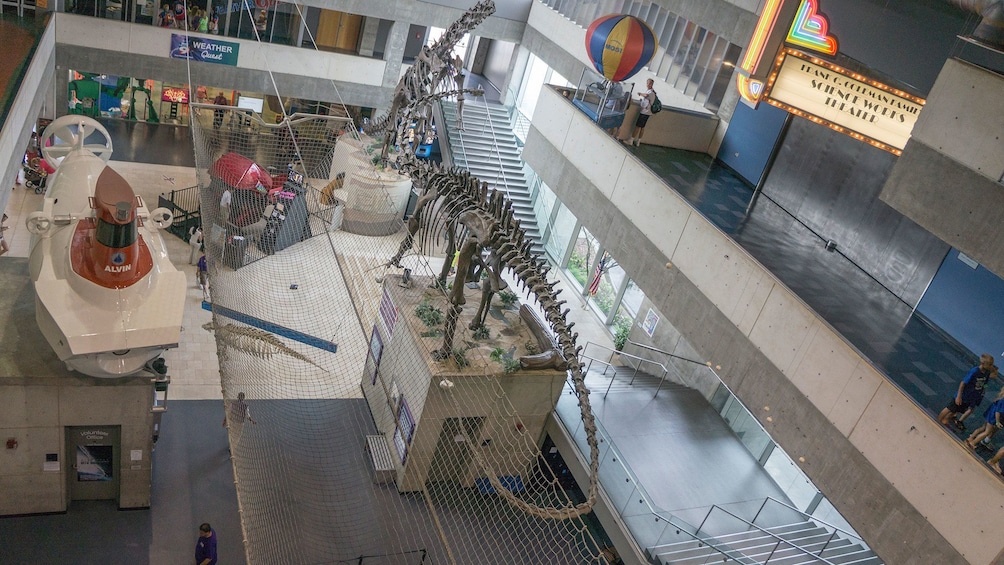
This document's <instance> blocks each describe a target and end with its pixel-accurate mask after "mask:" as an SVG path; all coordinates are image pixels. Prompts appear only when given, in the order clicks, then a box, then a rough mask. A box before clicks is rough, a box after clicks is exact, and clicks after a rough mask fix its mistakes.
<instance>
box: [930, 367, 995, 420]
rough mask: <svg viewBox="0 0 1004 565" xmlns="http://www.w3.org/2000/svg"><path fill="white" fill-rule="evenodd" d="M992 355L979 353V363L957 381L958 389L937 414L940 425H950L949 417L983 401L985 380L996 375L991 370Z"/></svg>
mask: <svg viewBox="0 0 1004 565" xmlns="http://www.w3.org/2000/svg"><path fill="white" fill-rule="evenodd" d="M993 369H994V357H993V355H990V354H989V353H984V354H983V355H980V364H979V365H978V366H976V367H973V368H972V369H970V371H969V373H968V374H967V375H966V378H964V379H962V382H961V383H959V390H958V392H956V393H955V396H954V397H953V398H952V399H951V400H949V401H948V405H947V406H945V408H944V409H942V411H941V414H938V421H939V422H941V424H942V425H944V426H948V425H951V422H950V420H951V418H952V416H953V415H954V414H961V413H963V412H965V411H966V410H968V409H969V408H975V407H976V406H979V403H980V402H982V401H983V387H984V386H986V384H987V381H988V380H990V379H991V378H992V377H995V376H996V375H995V374H994V372H993Z"/></svg>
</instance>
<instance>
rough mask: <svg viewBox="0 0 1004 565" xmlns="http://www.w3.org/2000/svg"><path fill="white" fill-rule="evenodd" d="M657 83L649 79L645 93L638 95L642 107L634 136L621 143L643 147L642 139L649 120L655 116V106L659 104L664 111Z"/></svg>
mask: <svg viewBox="0 0 1004 565" xmlns="http://www.w3.org/2000/svg"><path fill="white" fill-rule="evenodd" d="M653 86H655V81H653V80H652V79H648V80H647V81H645V92H641V93H639V94H638V106H640V107H641V112H639V113H638V119H637V121H635V123H634V135H633V136H631V137H630V138H628V139H626V140H621V143H625V144H627V145H634V146H635V147H637V146H639V145H641V137H642V136H643V135H645V125H647V124H648V119H649V118H650V117H652V114H655V113H656V112H657V110H655V106H656V105H657V104H658V109H659V110H662V103H661V102H659V97H658V96H656V94H655V90H653V88H652V87H653Z"/></svg>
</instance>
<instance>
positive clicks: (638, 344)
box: [627, 338, 711, 367]
mask: <svg viewBox="0 0 1004 565" xmlns="http://www.w3.org/2000/svg"><path fill="white" fill-rule="evenodd" d="M627 342H628V343H630V344H631V345H634V346H637V347H641V348H642V349H648V350H649V351H654V352H656V353H662V354H663V355H667V356H669V357H672V358H673V359H679V360H681V361H689V362H690V363H694V364H695V365H704V366H705V367H710V366H711V362H710V361H697V360H696V359H690V358H688V357H681V356H679V355H676V354H675V353H670V352H668V351H664V350H662V349H659V348H658V347H652V346H651V345H645V344H644V343H638V342H637V341H631V338H628V339H627Z"/></svg>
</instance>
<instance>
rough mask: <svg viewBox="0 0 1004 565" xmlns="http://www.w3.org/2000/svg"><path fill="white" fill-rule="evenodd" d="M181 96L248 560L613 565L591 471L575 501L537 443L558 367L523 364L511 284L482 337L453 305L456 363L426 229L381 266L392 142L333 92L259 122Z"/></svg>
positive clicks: (437, 256) (559, 382) (559, 383)
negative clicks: (447, 348)
mask: <svg viewBox="0 0 1004 565" xmlns="http://www.w3.org/2000/svg"><path fill="white" fill-rule="evenodd" d="M270 98H273V99H274V100H275V101H280V102H277V103H278V104H281V97H279V96H278V93H277V95H276V96H275V97H270ZM192 108H193V114H192V115H193V117H192V132H193V137H194V143H195V154H196V167H197V178H198V184H199V193H200V198H199V200H200V214H201V223H202V226H203V231H204V233H205V242H206V252H207V258H208V263H209V288H208V294H207V296H208V300H207V307H209V308H211V311H212V322H210V323H209V324H206V326H205V327H204V328H203V329H204V331H207V332H212V333H213V334H214V335H215V341H216V349H217V355H218V358H219V366H220V374H221V379H222V386H223V392H224V406H225V410H226V414H227V420H228V428H227V429H228V434H229V439H230V444H231V451H232V456H233V464H234V472H235V477H236V485H237V494H238V501H239V504H240V509H241V517H242V526H243V528H244V536H245V544H246V551H247V556H248V561H249V562H251V563H289V562H296V563H365V564H382V563H409V564H410V563H609V562H614V560H615V558H614V557H613V555H614V554H613V553H612V552H611V551H612V550H611V549H610V546H611V543H610V540H609V539H608V538H607V536H606V534H605V533H604V532H603V530H602V528H601V527H600V525H599V523H598V521H597V520H596V518H595V516H594V515H592V514H589V513H588V511H589V508H590V507H591V504H592V500H590V499H589V497H588V490H587V489H585V485H586V482H589V480H590V477H585V476H583V477H579V479H580V480H581V481H585V482H583V489H582V490H587V493H583V492H582V490H580V488H579V484H578V483H577V481H576V480H575V478H574V477H573V475H572V473H571V471H570V470H569V468H568V467H566V466H565V465H564V462H563V461H562V460H561V458H560V456H559V455H557V449H556V448H554V447H553V445H554V441H553V440H552V436H554V435H557V434H561V433H562V431H561V428H560V426H559V425H558V424H556V423H555V421H554V420H553V418H551V412H552V410H553V408H554V406H555V404H556V403H557V401H558V398H559V396H560V395H561V394H570V393H569V392H568V390H569V389H568V388H566V386H565V385H566V380H567V378H568V375H567V373H566V371H564V370H554V369H552V370H540V371H527V370H522V369H520V368H519V359H520V358H521V357H524V356H529V355H534V354H536V353H539V352H540V347H541V345H540V343H539V340H538V341H535V340H534V338H533V336H532V332H531V331H530V330H529V326H530V325H532V322H531V319H530V318H529V317H527V316H526V315H525V313H521V312H520V310H519V309H518V306H519V302H520V299H519V296H518V294H517V293H516V292H512V291H513V290H516V291H519V290H520V289H521V287H520V285H519V284H518V283H517V282H516V280H515V278H513V277H511V276H510V277H509V279H508V281H507V282H508V286H509V287H510V288H509V291H508V292H503V293H502V294H501V295H500V296H499V298H498V299H497V300H496V302H495V305H494V306H493V307H492V309H491V311H490V312H489V314H488V317H487V322H486V323H485V324H484V327H483V328H480V329H478V330H477V331H475V330H471V329H469V327H470V326H471V323H470V322H471V319H472V316H473V315H474V312H473V310H474V308H472V307H471V308H466V309H464V310H463V311H462V313H461V315H460V319H459V321H458V324H457V328H458V329H457V333H456V337H455V341H454V343H455V347H454V352H453V355H452V356H451V357H450V358H447V359H438V358H436V357H435V356H434V355H433V353H434V351H435V350H436V349H437V348H438V347H439V346H440V344H441V342H442V334H443V313H444V312H445V311H447V310H448V309H449V307H450V306H449V302H448V300H447V293H448V292H450V291H451V290H452V288H451V281H452V280H453V275H451V276H449V277H447V280H446V282H445V283H444V284H436V278H437V276H438V274H439V273H440V272H442V271H443V269H444V263H448V262H451V261H452V259H453V258H452V257H449V258H447V256H446V254H445V250H444V244H443V242H441V241H438V240H436V241H433V242H431V243H427V244H426V245H424V246H419V247H416V248H414V249H412V250H410V251H409V252H408V253H407V254H405V256H404V257H403V258H402V261H401V266H402V269H394V270H392V271H390V272H388V271H387V269H386V264H387V261H388V258H390V257H391V256H393V255H394V254H395V252H396V251H398V249H399V247H400V243H401V241H402V238H404V237H406V236H407V232H406V230H405V223H404V221H403V219H402V218H404V217H406V216H407V214H408V211H409V206H413V205H414V201H415V196H416V195H415V194H414V192H413V185H412V179H411V178H409V177H408V176H405V175H402V174H400V173H399V172H398V171H397V170H395V169H394V168H393V167H389V166H388V164H389V163H391V162H393V161H394V160H395V156H394V154H393V152H392V153H391V155H390V156H389V157H390V158H389V159H388V158H387V157H385V155H384V154H383V151H386V150H387V145H386V144H385V141H386V139H385V138H383V137H369V136H367V135H364V134H360V133H359V131H358V129H357V122H358V120H357V119H354V118H357V117H356V116H354V115H353V113H352V109H349V108H346V107H345V106H344V105H342V104H331V105H329V106H328V107H326V108H325V109H324V110H325V112H326V113H325V114H324V115H316V114H296V113H293V114H289V113H288V112H287V110H286V108H285V107H284V106H280V107H278V108H270V109H266V111H265V112H264V114H265V115H266V116H268V115H270V114H273V116H272V117H271V119H267V118H263V115H262V113H257V112H253V111H250V110H245V109H241V108H235V107H230V106H223V105H202V104H193V105H192ZM433 239H434V240H435V238H433ZM446 270H449V265H447V266H446ZM468 281H469V285H470V287H471V288H469V289H467V290H465V294H466V296H467V297H468V298H467V300H468V302H470V303H471V304H472V305H473V304H476V303H477V302H478V301H479V300H480V296H481V290H480V288H478V287H479V281H477V280H471V279H470V278H468ZM480 284H481V285H483V284H484V283H483V282H482V283H480ZM526 296H530V295H529V294H527V295H526ZM529 303H530V304H529V305H530V306H531V307H533V308H536V307H537V306H538V305H536V304H534V303H533V300H530V301H529ZM537 311H538V315H540V310H539V309H537ZM572 344H573V345H574V340H573V342H572ZM578 384H579V385H580V386H579V387H578V388H577V389H576V392H577V393H578V394H580V395H583V392H584V393H585V394H584V395H583V396H582V397H581V401H582V402H583V403H585V405H586V409H585V411H586V412H588V391H584V390H583V388H582V387H581V382H580V383H578ZM542 446H543V449H542ZM587 457H588V455H587ZM587 465H588V463H587ZM572 467H577V465H573V466H572ZM593 468H594V469H595V465H594V466H593ZM592 480H595V475H594V476H593V477H592Z"/></svg>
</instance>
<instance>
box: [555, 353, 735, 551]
mask: <svg viewBox="0 0 1004 565" xmlns="http://www.w3.org/2000/svg"><path fill="white" fill-rule="evenodd" d="M587 345H588V342H587ZM594 345H595V344H594ZM565 382H566V383H567V384H568V385H569V389H570V390H571V392H572V393H573V394H575V395H576V397H578V391H576V389H575V384H574V383H573V382H572V380H571V376H570V375H569V376H568V377H566V379H565ZM557 421H558V422H559V423H560V424H561V425H562V426H563V427H565V429H566V430H567V429H568V427H567V426H566V425H565V423H564V421H563V420H562V419H561V417H560V415H559V416H558V418H557ZM593 423H594V424H595V426H596V436H597V438H598V441H599V442H600V443H606V444H607V449H608V450H610V451H611V452H612V453H613V454H614V460H615V461H616V462H617V463H618V466H619V467H620V468H621V469H622V470H623V471H624V474H625V475H627V478H628V480H630V481H631V483H632V484H633V485H634V488H635V489H637V491H638V493H639V494H640V495H641V501H642V502H644V504H645V506H646V507H648V510H649V512H651V514H652V515H653V516H655V517H656V518H657V519H659V520H662V521H664V522H666V523H667V524H669V525H670V526H673V527H674V528H676V529H677V530H678V532H679V533H683V534H686V535H687V536H688V537H690V538H691V539H692V540H694V541H697V542H700V543H703V544H704V545H706V546H708V547H709V548H711V549H713V550H715V551H717V552H718V553H720V554H722V555H725V556H727V557H729V558H731V559H735V560H736V561H739V560H740V559H747V560H751V561H753V562H754V563H755V560H753V559H752V558H750V557H749V556H747V555H745V554H744V553H742V551H740V550H737V549H734V548H728V547H725V548H723V547H720V546H724V545H725V544H722V543H720V542H719V541H718V540H717V539H715V538H714V537H711V536H701V535H700V533H699V532H698V531H693V532H692V531H690V529H692V528H693V527H694V526H692V525H691V524H688V523H686V522H684V521H682V520H680V519H679V518H677V517H676V516H674V515H672V514H670V513H669V512H668V511H666V510H663V509H662V508H658V507H656V506H655V505H654V503H653V502H652V500H651V497H650V496H649V494H648V491H646V490H645V487H644V486H643V485H642V484H641V481H640V480H639V479H638V477H637V476H635V474H634V472H632V471H631V469H630V468H628V466H627V465H626V463H625V462H626V461H627V459H625V458H624V455H623V454H622V453H621V452H620V451H619V450H618V449H617V447H616V445H615V444H614V442H613V440H611V439H610V436H609V434H607V431H606V428H604V427H603V425H602V424H601V423H600V422H599V420H594V421H593ZM573 444H574V442H573ZM652 547H658V546H652Z"/></svg>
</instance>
